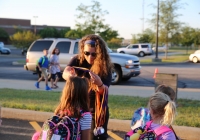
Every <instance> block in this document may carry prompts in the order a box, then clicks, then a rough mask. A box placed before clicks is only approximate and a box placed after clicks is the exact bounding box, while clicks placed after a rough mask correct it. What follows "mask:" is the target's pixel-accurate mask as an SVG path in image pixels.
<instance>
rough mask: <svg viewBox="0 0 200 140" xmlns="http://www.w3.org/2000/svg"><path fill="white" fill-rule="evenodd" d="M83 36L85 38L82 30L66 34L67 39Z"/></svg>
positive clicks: (70, 31)
mask: <svg viewBox="0 0 200 140" xmlns="http://www.w3.org/2000/svg"><path fill="white" fill-rule="evenodd" d="M82 36H84V32H83V31H82V30H81V29H77V30H75V29H74V30H69V31H68V32H67V33H65V37H66V38H81V37H82Z"/></svg>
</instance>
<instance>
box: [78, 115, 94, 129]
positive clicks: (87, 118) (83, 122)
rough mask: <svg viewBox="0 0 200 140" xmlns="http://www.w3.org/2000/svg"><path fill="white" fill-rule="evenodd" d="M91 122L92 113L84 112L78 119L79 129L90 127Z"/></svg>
mask: <svg viewBox="0 0 200 140" xmlns="http://www.w3.org/2000/svg"><path fill="white" fill-rule="evenodd" d="M91 122H92V115H91V114H90V113H88V114H85V115H84V116H83V117H82V118H81V119H80V126H81V130H87V129H91Z"/></svg>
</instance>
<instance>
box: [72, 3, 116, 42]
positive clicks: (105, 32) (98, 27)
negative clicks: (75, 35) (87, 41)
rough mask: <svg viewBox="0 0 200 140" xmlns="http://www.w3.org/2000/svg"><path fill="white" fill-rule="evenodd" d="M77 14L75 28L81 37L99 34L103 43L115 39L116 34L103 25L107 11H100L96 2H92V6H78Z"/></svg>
mask: <svg viewBox="0 0 200 140" xmlns="http://www.w3.org/2000/svg"><path fill="white" fill-rule="evenodd" d="M76 10H77V11H78V12H79V14H78V15H76V17H77V20H76V28H77V30H78V32H80V31H81V32H82V35H86V34H99V35H100V36H101V37H102V38H103V39H105V41H109V40H111V39H112V38H117V36H118V32H117V31H115V30H112V29H111V28H110V27H109V25H108V24H105V23H104V22H105V19H104V16H105V15H107V14H108V11H106V10H102V9H101V4H100V3H99V2H98V1H95V0H94V1H92V5H88V6H87V5H84V4H80V5H79V6H78V8H77V9H76Z"/></svg>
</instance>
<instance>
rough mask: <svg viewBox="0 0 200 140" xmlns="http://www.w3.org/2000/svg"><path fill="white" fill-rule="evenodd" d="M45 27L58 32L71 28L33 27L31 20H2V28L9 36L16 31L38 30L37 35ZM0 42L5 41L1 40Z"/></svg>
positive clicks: (0, 21)
mask: <svg viewBox="0 0 200 140" xmlns="http://www.w3.org/2000/svg"><path fill="white" fill-rule="evenodd" d="M45 27H50V28H56V29H57V30H61V29H66V28H70V27H69V26H47V25H31V20H29V19H11V18H0V28H2V29H4V30H5V31H6V32H7V33H8V34H9V35H13V34H14V33H15V32H16V29H17V28H18V29H22V30H30V31H32V32H34V30H35V28H36V33H37V32H38V31H39V30H41V29H44V28H45ZM0 41H4V42H5V43H6V41H5V40H2V39H1V38H0Z"/></svg>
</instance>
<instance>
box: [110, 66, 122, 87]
mask: <svg viewBox="0 0 200 140" xmlns="http://www.w3.org/2000/svg"><path fill="white" fill-rule="evenodd" d="M121 79H122V73H121V70H120V68H119V67H117V66H115V67H114V70H113V71H112V81H111V84H112V85H116V84H118V83H119V82H120V81H121Z"/></svg>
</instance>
